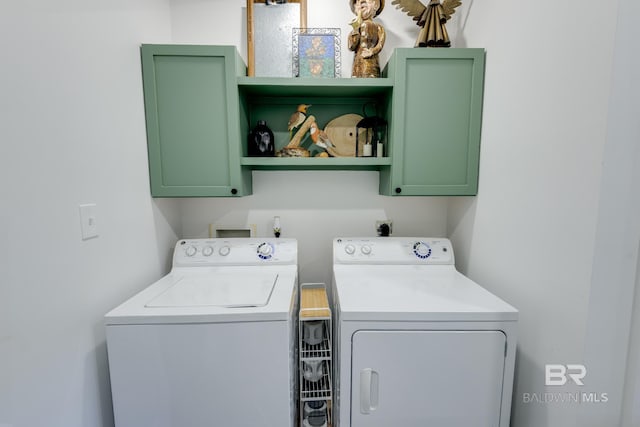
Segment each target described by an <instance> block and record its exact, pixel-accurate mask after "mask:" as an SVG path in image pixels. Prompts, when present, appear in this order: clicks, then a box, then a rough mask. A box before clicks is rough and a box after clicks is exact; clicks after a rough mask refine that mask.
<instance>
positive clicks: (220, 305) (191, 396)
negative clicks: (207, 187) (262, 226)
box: [105, 239, 298, 427]
mask: <svg viewBox="0 0 640 427" xmlns="http://www.w3.org/2000/svg"><path fill="white" fill-rule="evenodd" d="M297 300H298V297H297V243H296V241H295V240H293V239H262V240H261V239H206V240H205V239H197V240H181V241H179V242H178V243H177V245H176V248H175V252H174V257H173V268H172V269H171V272H170V273H169V274H168V275H167V276H165V277H163V278H162V279H160V280H159V281H157V282H156V283H154V284H152V285H151V286H149V287H148V288H146V289H144V290H143V291H142V292H140V293H139V294H137V295H135V296H134V297H132V298H131V299H129V300H128V301H126V302H124V303H123V304H122V305H120V306H119V307H117V308H116V309H114V310H113V311H111V312H110V313H108V314H107V315H106V316H105V324H106V334H107V348H108V356H109V369H110V375H111V390H112V397H113V409H114V415H115V424H116V426H117V427H140V426H153V427H187V426H188V427H204V426H216V425H219V426H227V427H231V426H233V427H249V426H260V425H273V426H276V425H277V426H288V427H293V426H294V425H295V424H294V423H295V418H296V417H295V404H294V402H295V394H296V390H297V389H296V371H295V369H296V363H295V360H294V356H295V346H296V344H297V342H296V335H295V334H296V318H295V316H296V313H297Z"/></svg>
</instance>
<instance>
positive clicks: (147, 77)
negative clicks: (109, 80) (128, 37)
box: [141, 45, 251, 197]
mask: <svg viewBox="0 0 640 427" xmlns="http://www.w3.org/2000/svg"><path fill="white" fill-rule="evenodd" d="M141 52H142V72H143V84H144V98H145V110H146V120H147V142H148V150H149V172H150V181H151V194H152V196H154V197H204V196H242V195H246V194H251V175H250V174H251V171H250V170H243V169H242V168H241V166H240V156H241V151H240V144H239V141H240V139H241V137H240V126H239V118H238V90H237V85H236V80H237V76H238V75H244V74H245V68H244V64H243V63H242V60H241V59H240V58H239V56H238V54H237V51H236V49H235V48H234V47H227V46H224V47H221V46H186V45H184V46H178V45H143V46H142V49H141Z"/></svg>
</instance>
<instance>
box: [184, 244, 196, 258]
mask: <svg viewBox="0 0 640 427" xmlns="http://www.w3.org/2000/svg"><path fill="white" fill-rule="evenodd" d="M184 253H185V254H186V255H187V256H194V255H195V254H196V253H198V249H197V248H196V247H195V246H193V245H191V246H189V247H188V248H187V249H185V251H184Z"/></svg>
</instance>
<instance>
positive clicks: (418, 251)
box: [413, 242, 431, 259]
mask: <svg viewBox="0 0 640 427" xmlns="http://www.w3.org/2000/svg"><path fill="white" fill-rule="evenodd" d="M413 253H414V254H415V255H416V256H417V257H418V258H421V259H427V258H429V257H430V256H431V247H429V245H427V244H426V243H425V242H416V243H414V244H413Z"/></svg>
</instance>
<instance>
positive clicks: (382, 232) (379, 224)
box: [376, 219, 393, 236]
mask: <svg viewBox="0 0 640 427" xmlns="http://www.w3.org/2000/svg"><path fill="white" fill-rule="evenodd" d="M385 225H386V226H388V227H389V230H388V232H387V230H386V229H385V228H386V227H384V226H385ZM392 232H393V221H391V220H390V219H381V220H378V221H376V233H378V236H389V235H391V233H392Z"/></svg>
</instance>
